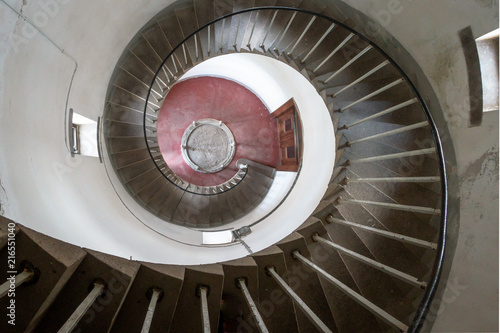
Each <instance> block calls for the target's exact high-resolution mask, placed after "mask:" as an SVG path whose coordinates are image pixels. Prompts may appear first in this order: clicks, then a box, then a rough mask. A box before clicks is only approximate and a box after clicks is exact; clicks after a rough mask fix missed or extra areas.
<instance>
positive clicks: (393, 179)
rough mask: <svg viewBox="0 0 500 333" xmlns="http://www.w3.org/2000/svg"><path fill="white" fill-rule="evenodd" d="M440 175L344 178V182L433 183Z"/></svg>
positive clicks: (438, 179) (439, 178)
mask: <svg viewBox="0 0 500 333" xmlns="http://www.w3.org/2000/svg"><path fill="white" fill-rule="evenodd" d="M439 181H441V177H439V176H436V177H387V178H355V179H349V178H347V179H346V183H434V182H439Z"/></svg>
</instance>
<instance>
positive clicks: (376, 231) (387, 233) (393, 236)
mask: <svg viewBox="0 0 500 333" xmlns="http://www.w3.org/2000/svg"><path fill="white" fill-rule="evenodd" d="M326 222H328V223H337V224H342V225H345V226H349V227H352V228H357V229H361V230H364V231H366V232H371V233H373V234H376V235H379V236H382V237H386V238H390V239H394V240H397V241H400V242H403V243H408V244H412V245H415V246H419V247H424V248H428V249H432V250H436V249H437V244H436V243H432V242H428V241H424V240H421V239H418V238H414V237H409V236H405V235H401V234H397V233H394V232H390V231H386V230H381V229H377V228H373V227H367V226H365V225H362V224H359V223H354V222H350V221H345V220H341V219H338V218H335V217H333V216H332V215H328V216H327V217H326Z"/></svg>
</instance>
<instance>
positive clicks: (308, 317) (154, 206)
mask: <svg viewBox="0 0 500 333" xmlns="http://www.w3.org/2000/svg"><path fill="white" fill-rule="evenodd" d="M332 16H333V15H332V14H331V13H330V12H329V11H328V9H327V8H326V7H324V6H323V5H321V3H320V2H316V1H309V0H308V1H292V0H277V1H276V0H255V1H239V0H226V1H218V0H210V1H200V0H194V1H181V2H176V3H175V4H174V5H172V6H170V7H168V8H166V9H165V10H164V11H163V12H162V13H159V14H158V15H157V16H156V17H155V18H154V19H152V20H151V21H150V22H149V23H147V24H146V25H145V26H144V28H143V29H142V30H141V31H140V32H139V33H138V34H137V35H136V37H135V38H134V39H133V40H132V42H131V43H130V44H129V46H128V47H127V49H126V51H125V52H124V54H123V56H122V57H121V58H120V60H119V62H118V64H117V67H116V69H115V72H114V74H113V77H112V79H111V82H110V88H109V91H108V94H107V103H106V109H105V111H104V116H103V121H102V126H103V128H102V140H103V142H104V144H105V148H106V150H107V153H108V155H109V157H110V160H111V161H112V169H113V170H112V172H115V173H116V174H117V175H118V177H119V179H120V181H121V182H122V184H123V186H124V187H125V188H126V189H127V191H128V193H129V194H130V196H132V197H133V198H134V199H135V200H136V201H137V203H138V204H140V205H141V206H142V207H144V209H146V210H148V211H149V212H150V213H152V214H154V215H156V216H159V217H160V218H162V219H164V220H166V221H170V222H172V223H175V224H178V225H182V226H186V227H196V228H204V227H209V226H217V225H223V224H225V223H228V222H231V221H234V220H236V219H238V218H239V217H241V216H244V215H245V214H246V213H248V212H249V211H251V210H252V209H253V208H255V207H256V206H257V205H258V204H259V202H260V201H261V200H262V199H263V198H264V197H265V195H266V193H267V191H268V189H269V187H270V184H271V183H272V180H273V177H274V172H275V171H274V170H273V169H272V168H268V167H265V166H262V165H259V164H258V163H253V162H252V161H243V162H242V163H240V165H241V168H240V172H241V173H238V174H236V175H235V177H236V178H234V179H232V180H231V181H229V182H228V183H226V184H221V185H220V186H212V187H199V186H193V185H192V184H189V183H187V182H185V181H183V180H182V179H180V178H179V177H178V176H176V175H175V173H173V172H172V171H171V170H170V168H169V167H168V164H167V163H166V161H165V160H164V159H163V156H162V155H161V154H160V153H159V152H158V137H157V133H158V131H157V128H156V125H157V119H158V112H159V110H160V107H161V103H162V101H163V100H164V99H165V98H166V96H167V94H168V91H169V90H170V89H172V87H173V86H174V85H175V84H176V83H177V82H178V80H179V79H180V78H182V76H183V74H185V73H186V72H187V71H189V70H190V69H191V68H193V67H195V66H196V65H198V64H200V63H202V62H204V61H205V60H208V59H210V58H213V57H218V56H222V55H225V54H230V53H255V54H259V55H262V56H267V57H271V58H273V59H276V60H277V61H281V62H283V63H285V64H287V65H289V66H291V67H292V68H294V69H296V70H297V71H298V72H300V73H301V74H302V75H303V76H304V77H305V78H306V79H307V80H309V82H310V83H311V84H312V85H313V86H314V87H315V89H316V90H317V93H318V94H319V95H320V96H321V97H322V98H323V100H324V102H325V104H326V106H327V108H328V110H329V113H330V118H331V121H332V124H333V127H334V130H335V135H336V145H337V147H336V158H335V167H334V169H333V170H332V172H331V180H330V182H329V185H328V190H327V191H326V193H325V195H324V197H323V199H322V201H321V202H320V203H319V205H318V206H317V208H316V210H315V211H314V213H313V214H312V215H311V216H310V217H309V218H308V219H307V220H305V221H303V223H302V225H301V226H300V227H299V228H298V229H297V230H295V231H294V232H292V233H291V234H290V235H289V236H288V237H286V238H285V239H283V240H282V241H280V242H279V243H277V244H274V245H272V246H270V247H268V248H267V249H265V250H262V251H260V252H258V253H253V254H250V255H249V256H247V257H244V258H240V259H237V260H233V261H229V262H221V263H217V264H207V265H200V266H180V265H164V264H154V263H148V262H137V261H132V260H126V259H123V258H118V257H114V256H111V255H108V254H104V253H99V252H95V251H92V250H89V249H84V248H80V247H76V246H73V245H71V244H68V243H65V242H63V241H60V240H56V239H53V238H51V237H48V236H45V235H43V234H40V233H38V232H36V231H33V230H31V229H29V228H27V227H24V226H22V225H17V226H15V228H13V226H14V225H13V223H12V221H9V220H7V219H5V218H3V217H2V218H1V220H0V221H1V225H0V231H1V234H0V245H1V248H2V249H1V251H0V260H1V261H2V262H7V259H8V257H9V256H10V255H11V254H10V253H9V246H8V240H9V238H12V236H13V234H14V233H15V239H16V244H17V253H16V263H17V264H16V266H15V267H13V268H12V271H11V272H10V274H14V275H18V278H17V280H16V286H17V288H16V300H17V303H18V304H17V309H18V314H17V318H16V326H15V331H16V332H21V331H26V332H137V331H142V332H200V331H202V332H316V331H319V332H392V331H400V332H407V331H408V332H417V331H419V330H420V328H421V325H422V324H423V320H424V318H425V314H426V312H427V311H428V307H429V303H430V301H431V300H432V297H433V295H434V292H435V290H436V287H437V283H438V280H439V274H440V270H441V265H442V256H443V251H444V243H443V240H444V235H445V230H446V220H447V216H446V213H447V186H446V173H445V168H444V162H443V157H442V151H441V145H440V141H439V138H438V135H437V132H436V128H435V125H434V123H433V121H432V119H431V116H430V113H429V112H428V110H427V107H426V105H425V104H424V103H423V100H422V98H421V97H420V95H419V93H418V91H417V90H416V89H415V86H414V85H413V84H412V82H411V81H410V79H409V78H408V76H407V75H405V73H403V72H402V71H401V70H400V68H399V67H398V65H397V62H395V61H394V60H392V59H390V58H389V57H388V56H387V55H386V54H385V53H384V52H383V51H382V50H381V49H380V48H378V47H377V46H376V45H374V44H372V43H371V42H370V41H369V40H368V39H366V38H365V37H363V36H362V35H361V34H359V33H358V32H356V31H354V30H352V29H351V28H349V27H348V26H347V25H345V24H344V22H338V21H335V20H333V19H332V18H331V17H332ZM308 111H309V110H308ZM304 195H306V194H304ZM242 196H244V197H245V200H241V197H242ZM190 209H191V210H192V212H191V213H189V214H182V213H181V212H186V211H189V210H190ZM237 241H238V240H237ZM6 274H7V273H6V272H0V278H1V279H2V280H6V279H7V277H8V276H10V274H8V275H6ZM9 286H10V285H9V284H5V285H3V286H2V289H1V290H0V292H1V294H0V296H2V298H1V299H0V306H1V307H2V308H7V307H8V306H9V303H8V302H9V299H8V297H6V294H7V293H8V291H9ZM0 325H1V326H0V331H2V332H9V331H12V326H10V325H9V324H8V323H6V322H5V321H2V322H1V324H0Z"/></svg>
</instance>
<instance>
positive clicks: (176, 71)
mask: <svg viewBox="0 0 500 333" xmlns="http://www.w3.org/2000/svg"><path fill="white" fill-rule="evenodd" d="M172 63H173V64H174V71H175V73H176V74H177V73H179V69H178V68H177V64H176V63H175V56H173V57H172Z"/></svg>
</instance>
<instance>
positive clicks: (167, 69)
mask: <svg viewBox="0 0 500 333" xmlns="http://www.w3.org/2000/svg"><path fill="white" fill-rule="evenodd" d="M165 68H166V70H165ZM161 69H162V70H163V74H165V77H166V78H167V81H168V83H170V77H169V76H168V73H170V75H171V76H172V78H173V77H174V74H172V72H171V71H170V68H168V67H167V65H163V66H161ZM167 71H168V73H167ZM167 89H168V86H167Z"/></svg>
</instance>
